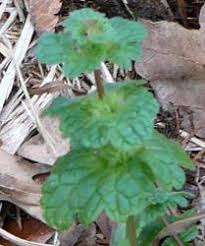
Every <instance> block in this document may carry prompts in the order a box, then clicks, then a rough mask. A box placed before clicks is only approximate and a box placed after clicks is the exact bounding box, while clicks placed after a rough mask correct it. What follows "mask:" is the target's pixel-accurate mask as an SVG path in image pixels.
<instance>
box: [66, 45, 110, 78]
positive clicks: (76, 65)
mask: <svg viewBox="0 0 205 246" xmlns="http://www.w3.org/2000/svg"><path fill="white" fill-rule="evenodd" d="M105 57H106V53H105V49H104V47H103V45H100V44H95V43H91V42H87V43H83V44H81V45H78V44H77V43H73V45H72V47H70V49H69V50H68V51H67V57H66V58H65V59H64V61H63V64H64V66H63V71H64V73H65V75H68V76H70V78H75V77H77V76H79V75H80V74H81V73H82V72H84V73H90V72H92V71H93V70H95V69H97V68H99V67H100V63H101V62H102V61H104V60H105Z"/></svg>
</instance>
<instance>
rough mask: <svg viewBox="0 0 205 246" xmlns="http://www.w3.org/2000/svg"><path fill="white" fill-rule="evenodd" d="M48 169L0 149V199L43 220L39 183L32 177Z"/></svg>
mask: <svg viewBox="0 0 205 246" xmlns="http://www.w3.org/2000/svg"><path fill="white" fill-rule="evenodd" d="M49 170H50V168H49V167H48V166H46V165H42V164H38V163H35V164H34V163H30V162H28V161H25V160H23V159H21V158H18V157H17V156H12V155H9V154H8V153H6V152H4V151H2V150H0V200H4V201H9V202H11V203H13V204H15V205H17V206H18V207H20V208H22V209H23V210H25V211H26V212H27V213H28V214H30V215H31V216H32V217H34V218H37V219H39V220H41V221H43V222H44V219H43V217H42V211H41V207H40V197H41V185H39V184H37V183H35V182H34V181H33V179H32V178H33V176H35V175H36V174H40V173H46V172H48V171H49Z"/></svg>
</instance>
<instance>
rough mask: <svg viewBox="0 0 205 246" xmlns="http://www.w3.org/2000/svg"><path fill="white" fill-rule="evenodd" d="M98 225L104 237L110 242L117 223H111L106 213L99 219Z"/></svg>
mask: <svg viewBox="0 0 205 246" xmlns="http://www.w3.org/2000/svg"><path fill="white" fill-rule="evenodd" d="M96 223H97V225H98V227H99V228H100V230H101V231H102V233H103V235H104V236H105V237H106V239H107V241H108V242H110V239H111V234H112V229H113V228H114V226H115V223H114V222H112V221H110V219H109V218H108V217H107V215H106V214H105V213H104V212H103V213H101V214H100V216H99V217H98V218H97V220H96Z"/></svg>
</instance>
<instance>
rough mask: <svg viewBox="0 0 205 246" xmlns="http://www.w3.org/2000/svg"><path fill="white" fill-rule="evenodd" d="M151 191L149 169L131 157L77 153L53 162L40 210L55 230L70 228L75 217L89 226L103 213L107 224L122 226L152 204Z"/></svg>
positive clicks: (102, 152) (104, 152) (102, 151)
mask: <svg viewBox="0 0 205 246" xmlns="http://www.w3.org/2000/svg"><path fill="white" fill-rule="evenodd" d="M128 187H129V188H128ZM154 191H155V186H154V182H153V180H152V174H151V173H150V169H149V167H147V166H146V165H145V163H143V162H141V161H138V160H137V159H136V155H135V154H134V155H133V154H132V153H131V154H129V153H126V154H125V153H122V152H121V151H116V150H113V149H111V148H110V147H107V148H104V149H98V150H93V149H80V150H74V151H72V152H71V153H70V154H69V155H66V156H64V157H61V158H59V159H58V160H57V163H56V166H55V167H54V169H53V172H52V175H51V176H50V177H49V178H48V180H47V181H46V182H45V184H44V186H43V198H42V207H43V209H44V216H45V218H46V220H47V221H48V223H49V224H50V225H51V226H53V227H56V228H57V229H59V230H64V229H67V228H68V227H69V226H71V225H72V223H74V220H75V216H76V215H78V217H79V219H80V221H81V222H83V223H85V224H89V223H91V222H92V221H94V220H95V219H96V217H97V216H98V215H99V214H100V213H101V212H102V211H103V210H104V211H105V212H106V213H107V215H108V216H109V217H110V219H111V220H113V221H118V222H120V221H122V222H125V221H126V220H127V217H128V216H129V215H131V214H137V213H139V212H141V211H142V210H143V209H144V208H146V207H147V206H148V205H149V204H151V203H152V202H153V193H154Z"/></svg>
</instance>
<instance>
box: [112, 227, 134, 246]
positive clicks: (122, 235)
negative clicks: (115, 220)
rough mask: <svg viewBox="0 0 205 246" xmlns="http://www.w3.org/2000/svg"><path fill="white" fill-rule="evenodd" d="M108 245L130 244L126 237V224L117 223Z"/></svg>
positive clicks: (125, 245) (126, 245) (124, 245)
mask: <svg viewBox="0 0 205 246" xmlns="http://www.w3.org/2000/svg"><path fill="white" fill-rule="evenodd" d="M110 246H130V243H129V241H128V239H127V238H126V224H117V225H116V227H115V228H114V231H113V232H112V238H111V243H110Z"/></svg>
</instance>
